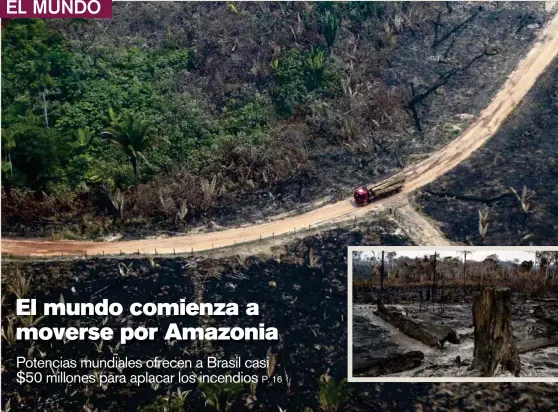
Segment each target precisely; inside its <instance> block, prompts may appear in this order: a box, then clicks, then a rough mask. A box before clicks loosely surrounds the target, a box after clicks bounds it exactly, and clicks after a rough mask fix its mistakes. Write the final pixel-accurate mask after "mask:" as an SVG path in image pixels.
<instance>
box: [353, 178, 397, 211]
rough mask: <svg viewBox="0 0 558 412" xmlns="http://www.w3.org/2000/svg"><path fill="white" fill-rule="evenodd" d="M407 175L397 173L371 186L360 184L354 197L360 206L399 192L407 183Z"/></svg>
mask: <svg viewBox="0 0 558 412" xmlns="http://www.w3.org/2000/svg"><path fill="white" fill-rule="evenodd" d="M405 180H406V177H405V175H395V176H392V177H390V178H387V179H385V180H382V181H381V182H380V183H377V184H375V185H373V186H372V187H370V188H367V187H366V186H359V187H357V188H356V189H355V191H354V193H353V197H354V199H355V203H356V204H357V205H358V206H362V205H365V204H367V203H370V202H372V201H373V200H376V199H379V198H382V197H387V196H390V195H392V194H394V193H397V192H399V191H400V190H401V189H402V188H403V186H404V185H405Z"/></svg>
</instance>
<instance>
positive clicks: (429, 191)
mask: <svg viewBox="0 0 558 412" xmlns="http://www.w3.org/2000/svg"><path fill="white" fill-rule="evenodd" d="M557 166H558V64H557V62H554V63H553V65H552V66H551V68H550V69H549V70H548V71H547V73H545V74H544V75H543V76H542V77H541V78H540V79H539V80H538V83H537V84H536V86H535V88H534V89H533V90H531V92H530V93H529V95H528V96H527V98H526V99H525V100H524V101H523V102H522V103H521V105H520V107H518V109H517V110H516V111H515V112H514V113H513V114H512V116H511V117H510V118H509V119H508V120H507V121H506V122H505V124H504V125H503V126H502V128H501V129H500V130H499V131H498V132H497V133H496V134H495V135H494V137H492V138H491V140H490V141H489V142H488V143H487V144H486V145H485V146H484V147H482V148H481V149H480V150H478V151H477V152H476V153H473V155H471V157H470V158H469V159H467V160H466V161H464V162H463V163H461V164H460V165H459V166H458V167H456V168H455V169H454V170H453V171H451V172H450V173H448V174H446V175H445V176H443V177H441V178H439V179H438V180H436V181H435V182H434V183H432V184H431V185H429V186H427V187H426V188H425V189H423V190H422V191H421V194H420V196H418V204H419V207H420V208H422V209H423V210H424V212H425V213H426V214H428V215H429V216H431V217H432V218H433V219H435V220H437V221H439V222H443V223H442V227H441V229H442V230H443V232H444V234H445V235H446V236H447V237H448V238H449V239H451V240H455V241H460V242H465V243H472V244H475V245H520V244H533V245H554V244H556V240H557V239H558V229H557V227H558V226H557V223H556V222H557V218H558V215H557V211H558V209H557V208H556V205H557V204H558V191H557V187H558V185H557V184H556V182H557V181H558V174H557V173H558V169H557ZM524 187H525V189H526V192H525V196H524V195H523V188H524ZM511 188H513V189H514V190H515V191H516V192H517V197H516V195H515V194H514V193H513V192H512V191H511ZM521 199H523V204H525V205H526V206H527V209H523V207H522V200H521ZM486 210H488V231H487V234H486V236H485V238H484V239H482V238H481V237H480V235H479V229H478V227H479V211H482V212H485V211H486ZM525 210H527V212H525ZM457 216H459V218H457Z"/></svg>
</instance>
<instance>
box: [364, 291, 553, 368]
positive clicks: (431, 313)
mask: <svg viewBox="0 0 558 412" xmlns="http://www.w3.org/2000/svg"><path fill="white" fill-rule="evenodd" d="M428 288H429V287H428V286H427V287H424V286H422V287H420V286H414V287H390V288H386V289H385V290H384V292H383V293H380V291H379V288H377V289H374V290H372V291H370V290H367V291H362V290H361V291H357V292H355V293H354V300H353V373H354V375H355V376H400V377H474V376H479V371H478V370H475V369H474V368H472V367H471V366H472V365H473V359H474V356H473V355H474V349H475V336H474V330H475V329H474V325H473V322H474V321H473V302H474V301H475V298H476V296H477V295H478V294H479V293H480V291H479V287H477V286H476V285H468V286H451V287H448V288H447V289H446V290H445V291H443V292H442V293H443V295H442V296H443V301H442V302H443V303H442V302H435V303H432V302H431V301H425V300H423V296H424V295H425V291H426V290H428ZM380 296H383V299H384V301H385V302H386V303H385V304H386V307H387V308H388V310H394V311H396V312H398V313H401V314H403V315H404V316H407V317H409V318H410V319H411V320H412V321H417V322H418V325H421V324H427V325H429V326H428V328H429V329H434V328H440V329H441V328H446V330H451V331H454V332H455V333H456V334H457V336H458V342H451V340H450V341H448V342H446V343H445V344H443V347H442V348H439V347H432V346H429V345H427V344H425V343H424V342H422V341H420V340H418V339H415V338H413V337H411V336H409V335H407V334H406V333H403V332H402V331H401V330H400V329H398V328H397V327H394V325H393V324H391V323H390V322H388V321H386V319H385V317H382V316H380V314H379V313H378V312H377V310H378V306H377V305H376V302H377V301H378V299H379V298H380ZM557 315H558V299H557V298H556V294H555V293H547V294H544V295H542V296H537V297H532V296H529V295H528V294H526V293H514V294H513V295H512V299H511V327H512V331H513V339H514V341H515V343H516V345H517V347H518V350H519V352H520V354H519V358H520V362H521V372H520V375H519V376H530V377H535V376H540V377H554V376H558V362H556V359H557V354H558V338H557V334H558V324H556V323H553V322H555V321H556V319H558V318H557ZM551 319H552V320H551ZM419 337H421V338H422V336H419ZM543 341H544V342H545V343H548V345H546V346H543V347H540V348H534V347H532V346H530V345H531V344H532V343H538V342H543ZM524 342H529V345H527V344H524ZM494 376H497V377H512V376H513V375H511V374H510V373H509V372H508V371H506V370H504V369H503V368H499V369H498V368H497V369H496V371H495V374H494Z"/></svg>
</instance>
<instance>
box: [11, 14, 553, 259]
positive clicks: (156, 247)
mask: <svg viewBox="0 0 558 412" xmlns="http://www.w3.org/2000/svg"><path fill="white" fill-rule="evenodd" d="M557 55H558V14H557V15H556V16H555V17H554V18H553V19H552V20H551V21H550V22H549V24H548V25H547V26H546V27H545V28H544V29H543V30H542V31H541V33H540V36H539V40H538V41H537V42H536V43H535V44H534V46H533V47H532V49H531V50H530V51H529V53H528V54H527V56H525V58H524V59H523V60H522V61H521V62H520V63H519V65H518V66H517V68H516V70H515V71H514V72H513V73H512V74H511V75H510V76H509V78H508V80H507V82H506V83H505V85H504V86H503V87H502V89H501V90H500V92H499V93H498V94H497V95H496V96H495V98H494V99H493V101H492V102H491V103H490V105H489V106H488V107H487V108H486V109H484V111H483V112H482V113H481V114H480V116H479V117H478V118H477V119H476V120H475V121H474V122H473V123H472V124H471V125H470V126H469V128H468V129H467V130H465V132H464V133H462V134H461V135H460V136H459V137H458V138H457V139H455V140H454V141H452V142H451V143H450V144H449V145H447V146H446V147H444V148H443V149H441V150H439V151H437V152H435V153H434V154H432V155H431V156H430V157H428V158H427V159H425V160H424V161H422V162H420V163H418V164H416V165H413V166H410V167H408V168H406V169H405V170H404V171H402V172H401V173H404V174H405V175H406V176H407V183H406V185H405V187H404V188H403V190H402V192H401V193H400V194H398V195H396V196H392V197H390V198H386V199H382V200H380V201H377V202H375V203H373V204H371V205H369V206H367V207H361V208H358V207H356V206H355V205H354V204H353V202H352V201H351V200H350V199H346V200H342V201H339V202H336V203H332V204H329V205H326V206H323V207H320V208H318V209H315V210H312V211H310V212H308V213H304V214H301V215H294V216H290V217H287V218H285V219H281V220H274V221H273V220H272V221H270V222H266V223H261V224H257V225H252V226H249V227H240V228H233V229H226V230H222V231H217V232H209V233H200V234H193V235H184V236H176V237H170V238H163V239H142V240H131V241H116V242H88V241H64V240H57V241H46V240H41V239H34V240H27V239H26V240H20V239H2V253H8V254H12V255H25V256H26V255H38V256H60V255H61V254H64V255H66V256H67V255H84V254H85V253H87V255H100V254H103V253H105V254H118V253H138V251H139V252H140V253H145V254H153V253H155V251H156V252H157V253H160V254H163V253H173V252H176V253H187V252H191V251H201V250H208V249H212V248H219V247H224V246H229V245H233V244H235V243H244V242H250V241H255V240H258V239H260V237H261V238H269V237H274V236H279V235H284V234H287V233H293V232H295V231H301V230H304V229H307V228H309V227H316V226H318V225H321V224H324V223H331V222H332V221H342V220H348V219H355V218H357V219H358V217H359V216H362V215H364V214H367V213H370V212H372V211H380V210H383V209H385V208H387V207H392V206H393V205H394V204H396V203H395V202H399V201H400V200H401V197H402V196H405V194H406V193H410V192H412V191H414V190H416V189H418V188H420V187H422V186H424V185H426V184H428V183H430V182H432V181H433V180H435V179H436V178H437V177H439V176H442V175H443V174H445V173H447V172H448V171H450V170H451V169H453V168H454V167H455V166H457V165H458V164H459V163H460V162H462V161H463V160H465V159H466V158H467V157H468V156H469V155H471V153H473V152H474V151H475V150H477V149H478V148H479V147H481V146H482V145H483V144H484V143H485V142H486V141H487V140H488V139H489V138H490V137H491V136H492V135H493V134H494V133H495V132H496V131H497V130H498V128H499V127H500V125H501V124H502V123H503V121H504V120H505V119H506V118H507V117H508V115H509V114H510V113H511V112H512V111H513V109H514V108H515V107H516V106H517V105H518V104H519V102H520V101H521V99H522V98H523V97H524V96H525V95H526V94H527V92H528V91H529V90H530V89H531V87H532V86H533V85H534V84H535V81H536V80H537V78H538V77H539V75H541V74H542V73H543V72H544V71H545V69H546V68H547V67H548V65H549V64H550V63H551V62H552V60H553V59H554V57H556V56H557Z"/></svg>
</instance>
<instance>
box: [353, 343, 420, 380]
mask: <svg viewBox="0 0 558 412" xmlns="http://www.w3.org/2000/svg"><path fill="white" fill-rule="evenodd" d="M423 359H424V353H422V352H420V351H411V352H401V350H399V349H397V348H378V349H372V350H371V352H369V353H362V354H359V355H355V357H354V360H353V375H354V376H382V375H389V374H392V373H398V372H403V371H406V370H409V369H413V368H416V367H418V366H420V364H421V363H422V360H423Z"/></svg>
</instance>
